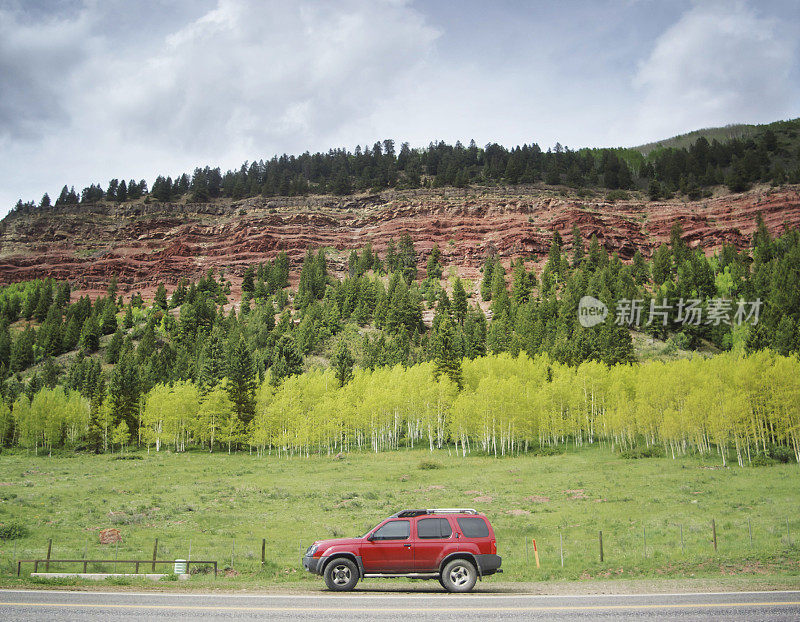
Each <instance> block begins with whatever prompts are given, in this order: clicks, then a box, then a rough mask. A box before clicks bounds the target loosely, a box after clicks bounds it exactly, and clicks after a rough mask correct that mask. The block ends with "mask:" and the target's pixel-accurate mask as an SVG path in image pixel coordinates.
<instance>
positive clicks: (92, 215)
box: [0, 186, 800, 288]
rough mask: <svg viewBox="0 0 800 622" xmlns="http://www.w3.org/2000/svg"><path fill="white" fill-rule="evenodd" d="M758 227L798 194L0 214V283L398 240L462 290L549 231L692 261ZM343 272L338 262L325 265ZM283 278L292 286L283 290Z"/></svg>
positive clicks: (166, 273)
mask: <svg viewBox="0 0 800 622" xmlns="http://www.w3.org/2000/svg"><path fill="white" fill-rule="evenodd" d="M759 212H760V213H761V214H762V215H763V217H764V219H765V221H766V223H767V226H768V227H769V229H770V231H771V232H772V233H773V234H774V235H777V234H779V233H780V232H781V231H782V230H783V228H784V226H785V225H788V226H792V227H798V226H800V187H798V186H784V187H781V188H776V189H771V188H759V189H755V190H751V191H749V192H746V193H742V194H735V195H731V194H724V193H723V194H721V195H720V196H716V197H714V198H710V199H703V200H700V201H693V202H688V203H684V202H680V201H676V200H670V201H663V202H649V201H647V200H646V199H643V198H639V199H631V200H625V201H618V202H616V203H608V202H605V201H604V200H603V198H602V196H599V195H598V197H597V198H578V197H575V196H569V195H567V194H563V195H562V194H559V193H556V192H554V191H552V190H542V189H535V188H493V189H480V188H478V189H468V190H454V189H447V190H439V191H434V190H418V191H407V192H386V193H382V194H380V195H370V196H362V197H356V198H352V197H345V198H335V197H308V198H302V197H295V198H284V199H262V198H255V199H248V200H245V201H238V202H231V201H218V202H216V203H211V204H201V205H191V204H189V205H186V204H167V205H162V204H159V203H155V202H154V203H150V204H145V203H137V204H124V205H122V206H109V205H99V206H74V207H69V208H58V209H56V208H50V209H48V210H41V211H36V212H34V213H29V214H10V215H9V216H7V217H6V218H5V219H4V220H3V222H2V224H1V225H0V282H2V283H9V282H14V281H20V280H25V279H31V278H36V277H46V276H52V277H55V278H58V279H70V280H72V281H75V282H77V283H79V284H81V285H83V286H84V287H88V288H92V287H99V286H101V285H103V284H105V283H106V282H107V281H108V279H109V278H110V277H111V275H113V274H116V275H117V278H118V279H119V281H120V283H121V284H127V285H130V286H132V287H136V288H149V287H150V286H152V285H153V284H154V283H156V282H158V281H165V282H167V283H176V282H177V280H178V279H179V278H180V277H182V276H188V277H197V276H199V275H201V274H203V273H205V272H206V271H207V270H209V269H211V268H213V269H216V270H219V269H225V270H226V272H227V273H228V274H240V273H241V272H242V271H243V270H244V267H245V266H246V265H249V264H252V263H256V262H261V261H264V260H266V259H269V258H272V257H274V256H275V255H276V254H277V253H278V252H280V251H282V250H284V251H286V252H287V253H288V254H289V257H290V259H291V263H292V266H293V267H296V266H298V265H299V263H300V262H301V261H302V257H303V255H304V254H305V252H306V250H307V249H308V248H309V247H313V248H321V247H326V248H334V249H337V250H339V251H349V250H350V249H353V248H361V247H363V246H364V245H365V244H366V243H367V242H371V243H372V245H373V247H374V248H375V249H376V250H378V251H379V252H381V253H383V252H384V251H385V249H386V244H387V243H388V241H389V239H391V238H394V239H395V240H397V239H398V238H399V237H400V235H401V234H402V233H403V232H405V231H408V232H409V233H410V234H411V237H412V238H413V239H414V242H415V244H416V247H417V250H418V252H419V260H420V263H419V268H420V270H421V271H422V270H423V269H424V264H425V260H426V256H427V253H428V252H429V251H430V249H431V248H432V247H433V245H434V244H438V245H439V247H440V249H441V250H442V254H443V256H444V260H445V263H446V264H449V265H454V266H456V267H457V268H458V271H459V273H460V274H462V275H464V276H467V277H469V278H475V277H476V276H477V274H478V268H479V266H480V264H481V262H482V260H483V258H484V257H485V256H486V254H487V252H488V251H489V250H490V249H495V250H496V251H497V252H498V253H499V254H500V256H501V257H502V258H503V260H504V261H505V262H508V261H510V260H512V259H514V258H516V257H525V258H527V259H530V260H532V261H534V262H536V261H538V260H539V259H541V258H542V257H543V256H544V255H545V254H546V253H547V250H548V248H549V245H550V240H551V236H552V232H553V231H558V232H559V233H560V234H561V236H562V237H563V238H564V241H565V244H566V245H567V248H569V246H570V245H571V243H572V234H571V231H572V227H573V226H577V227H578V228H579V229H580V231H581V233H582V234H583V236H584V238H585V239H586V240H588V239H589V238H590V237H591V236H592V235H596V236H597V238H598V239H599V240H600V242H601V243H602V244H603V245H604V246H605V247H606V248H607V249H608V250H609V251H611V252H617V253H619V255H620V257H622V258H623V259H629V258H630V257H632V256H633V254H634V253H635V252H636V250H637V249H638V250H640V251H641V252H642V253H643V254H644V255H645V256H649V255H651V254H652V252H653V250H654V249H655V248H656V247H657V246H658V245H659V244H661V243H662V242H665V241H667V240H668V239H669V232H670V228H671V227H672V224H673V223H674V222H680V223H681V225H682V226H683V230H684V233H685V239H686V240H687V241H688V242H689V244H690V245H691V246H696V247H700V248H702V249H704V250H705V251H706V252H713V251H715V250H717V249H718V248H719V247H720V246H721V245H722V243H723V242H729V243H733V244H735V245H737V246H738V247H743V246H746V245H747V244H748V242H749V240H750V238H751V236H752V233H753V231H754V229H755V220H756V215H757V214H758V213H759ZM331 259H332V261H331V263H332V266H333V267H334V268H338V269H342V270H343V269H344V267H345V265H344V264H345V261H346V255H343V256H341V257H332V258H331ZM296 276H297V275H296V271H293V275H292V278H293V280H294V279H296Z"/></svg>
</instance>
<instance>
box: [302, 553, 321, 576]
mask: <svg viewBox="0 0 800 622" xmlns="http://www.w3.org/2000/svg"><path fill="white" fill-rule="evenodd" d="M300 563H301V564H302V565H303V568H305V569H306V570H308V571H309V572H311V573H313V574H319V575H321V574H322V567H323V566H324V565H325V557H311V556H310V555H303V557H301V558H300Z"/></svg>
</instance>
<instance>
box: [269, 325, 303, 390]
mask: <svg viewBox="0 0 800 622" xmlns="http://www.w3.org/2000/svg"><path fill="white" fill-rule="evenodd" d="M302 371H303V357H302V355H301V354H300V351H299V350H298V349H297V344H296V343H295V341H294V338H293V337H292V336H291V335H289V334H283V335H281V337H280V339H278V342H277V343H276V344H275V356H274V360H273V363H272V368H271V369H270V383H271V384H272V385H273V386H278V385H279V384H280V383H281V382H283V380H284V379H285V378H288V377H289V376H294V375H297V374H299V373H301V372H302Z"/></svg>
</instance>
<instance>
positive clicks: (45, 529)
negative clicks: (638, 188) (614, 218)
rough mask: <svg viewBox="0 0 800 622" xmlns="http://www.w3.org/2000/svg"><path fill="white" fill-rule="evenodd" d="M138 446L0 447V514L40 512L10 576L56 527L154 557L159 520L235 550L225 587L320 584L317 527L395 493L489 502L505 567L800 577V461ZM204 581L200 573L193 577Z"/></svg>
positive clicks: (6, 566) (338, 525) (520, 575)
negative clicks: (97, 452) (125, 452)
mask: <svg viewBox="0 0 800 622" xmlns="http://www.w3.org/2000/svg"><path fill="white" fill-rule="evenodd" d="M138 455H139V456H141V459H138V460H117V459H114V457H111V456H107V455H106V456H63V457H60V456H58V457H56V456H54V457H34V456H32V455H26V454H24V453H3V454H2V455H0V524H8V523H10V522H13V521H19V522H22V523H24V524H25V525H27V527H28V528H29V530H30V534H29V535H28V536H26V537H24V538H21V539H18V540H13V541H0V547H1V548H0V583H2V584H3V585H19V584H30V581H31V580H30V579H26V580H22V581H18V580H17V579H16V576H15V565H14V564H13V561H12V560H13V559H14V558H32V557H43V556H44V554H45V550H46V546H47V540H48V539H49V538H52V539H53V549H52V556H53V557H54V558H82V556H83V555H84V551H85V552H86V553H85V554H86V556H87V557H88V558H90V559H91V558H113V557H114V556H115V555H118V556H119V558H120V559H123V558H142V559H146V558H149V557H151V556H152V551H153V540H154V538H156V537H157V538H158V539H159V558H160V559H174V558H187V557H188V556H189V554H190V550H189V549H190V546H191V558H193V559H216V560H218V561H219V562H220V568H226V567H230V566H232V568H233V569H232V570H228V571H226V572H224V573H221V575H220V578H219V579H218V580H217V582H216V584H215V585H217V586H218V587H224V586H230V587H235V586H244V587H247V586H259V585H268V584H286V585H288V584H290V583H303V582H309V583H308V584H309V585H311V583H310V582H312V581H318V580H317V579H316V578H312V577H310V576H308V575H307V574H306V573H304V572H303V571H301V570H300V568H299V561H298V558H299V556H300V552H301V550H303V549H305V547H307V546H308V545H309V544H310V543H311V542H312V541H313V540H314V539H319V538H328V537H335V536H348V535H358V534H360V533H363V532H364V531H366V530H367V529H368V528H369V527H371V526H372V525H374V524H375V523H377V522H378V521H379V520H381V519H382V518H383V517H385V516H386V515H388V514H390V513H393V512H395V511H397V510H399V509H402V508H408V507H437V506H438V507H453V506H466V507H476V508H478V509H479V510H481V511H483V512H485V513H486V514H487V515H488V516H489V517H490V519H491V521H492V523H493V525H494V527H495V530H496V534H497V538H498V549H499V553H500V554H501V555H502V556H503V568H504V570H505V574H504V575H502V579H503V581H539V580H550V581H553V580H559V581H563V580H585V581H586V580H590V579H595V580H596V579H604V578H637V577H649V578H654V577H671V578H676V577H719V576H723V575H732V574H743V575H745V576H752V577H753V579H754V580H756V579H757V576H761V577H762V578H763V577H766V576H783V577H800V545H799V544H798V542H800V513H799V512H798V510H799V509H800V485H799V484H800V468H799V467H798V466H797V465H775V466H769V467H762V468H747V469H741V468H738V467H731V468H726V469H723V468H722V467H721V464H720V463H719V462H717V461H715V460H713V459H710V458H707V459H701V458H697V457H687V458H683V459H678V460H672V459H670V458H648V459H640V460H625V459H623V458H620V457H619V456H618V455H615V454H612V453H611V452H610V451H609V450H608V449H607V448H600V447H592V448H584V449H573V450H570V451H568V452H567V453H565V454H562V455H555V456H520V457H513V458H504V459H494V458H490V457H467V458H460V457H456V456H455V455H450V453H449V452H448V451H447V450H441V451H437V452H434V453H433V454H431V453H429V452H428V451H425V450H411V451H403V450H401V451H398V452H394V453H392V452H389V453H383V454H379V455H373V454H368V453H364V454H350V455H348V456H347V457H345V458H344V459H338V460H337V459H333V458H328V457H311V458H291V459H285V458H282V459H277V458H274V457H265V458H257V457H255V456H250V455H247V454H239V455H230V456H229V455H227V454H213V455H209V454H205V453H186V454H169V453H165V452H162V453H160V454H158V455H156V454H150V455H147V454H146V453H144V454H138ZM712 519H714V520H715V522H716V528H717V539H718V551H717V552H716V553H715V552H714V548H713V544H712V541H711V537H712V531H711V520H712ZM787 520H788V525H787ZM748 521H749V527H750V529H748ZM108 527H116V528H118V529H119V530H120V532H121V534H122V538H123V541H122V543H120V544H119V545H118V550H116V548H115V546H114V545H101V544H99V542H98V531H99V530H100V529H103V528H108ZM787 528H788V535H787ZM681 529H682V532H683V546H682V545H681ZM600 530H602V531H603V544H604V553H605V560H604V562H602V563H601V562H600V561H599V545H598V537H599V534H598V532H599V531H600ZM750 531H752V544H751V540H750ZM645 537H646V548H645ZM262 538H266V558H267V563H266V565H265V566H264V567H263V568H262V567H261V539H262ZM533 538H535V539H536V542H537V544H538V550H539V555H540V559H541V568H539V569H537V568H536V565H535V562H534V556H533V547H532V546H531V540H532V539H533ZM562 539H563V556H564V562H563V567H562V565H561V541H562ZM526 542H527V544H526ZM645 553H646V556H645ZM232 557H233V559H231V558H232ZM71 568H72V569H75V570H77V568H76V567H75V566H72V567H71ZM90 568H91V566H90ZM56 569H58V568H55V567H54V568H51V570H56ZM63 569H64V570H69V569H70V568H67V567H64V568H63ZM97 570H98V571H99V570H102V569H100V568H97ZM105 570H111V568H110V567H109V566H106V568H105ZM118 571H124V569H123V568H122V567H120V568H119V569H118ZM212 582H213V578H211V577H209V576H196V577H193V579H192V581H191V582H190V584H192V585H194V586H197V585H210V584H211V583H212ZM66 583H70V581H67V582H66ZM72 583H74V582H72ZM122 583H124V581H122ZM173 585H178V584H173ZM181 585H183V584H181Z"/></svg>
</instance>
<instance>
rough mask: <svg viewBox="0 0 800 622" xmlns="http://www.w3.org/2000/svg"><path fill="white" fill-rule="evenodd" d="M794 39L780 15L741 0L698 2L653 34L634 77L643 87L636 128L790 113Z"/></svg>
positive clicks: (654, 134) (669, 130)
mask: <svg viewBox="0 0 800 622" xmlns="http://www.w3.org/2000/svg"><path fill="white" fill-rule="evenodd" d="M794 47H795V44H794V41H793V40H791V39H790V38H789V37H786V36H784V35H782V34H781V32H780V29H779V28H778V22H777V21H776V20H774V19H772V18H764V17H759V16H758V15H757V14H756V13H755V11H753V10H752V9H750V8H749V7H748V6H746V5H745V4H743V3H741V2H735V3H731V2H718V3H698V4H697V5H695V6H694V7H693V8H692V9H690V10H689V11H687V12H686V13H685V14H684V15H683V16H682V17H681V18H680V20H679V21H678V22H677V23H675V24H674V25H673V26H672V27H671V28H669V29H667V30H666V31H665V32H664V33H663V34H662V35H661V36H660V37H659V39H658V40H657V41H656V43H655V46H654V48H653V51H652V53H651V54H650V56H649V57H648V58H647V59H646V60H644V62H642V63H641V64H640V66H639V68H638V72H637V74H636V76H635V80H634V84H635V87H636V88H638V89H639V90H640V92H641V95H642V100H641V105H640V106H639V108H638V113H637V117H636V123H637V132H639V133H641V134H643V135H647V136H649V137H650V138H651V139H654V138H664V137H666V136H668V135H671V134H674V133H676V131H677V130H684V131H685V130H692V129H698V128H700V127H708V126H717V125H722V124H725V123H733V122H757V121H772V120H775V119H777V118H781V117H783V116H784V115H786V114H789V113H790V111H791V108H792V107H793V106H794V104H795V103H796V98H797V95H798V91H797V88H796V86H795V85H794V84H793V81H792V80H791V79H790V76H791V72H792V69H793V65H794V63H795V51H794Z"/></svg>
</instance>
